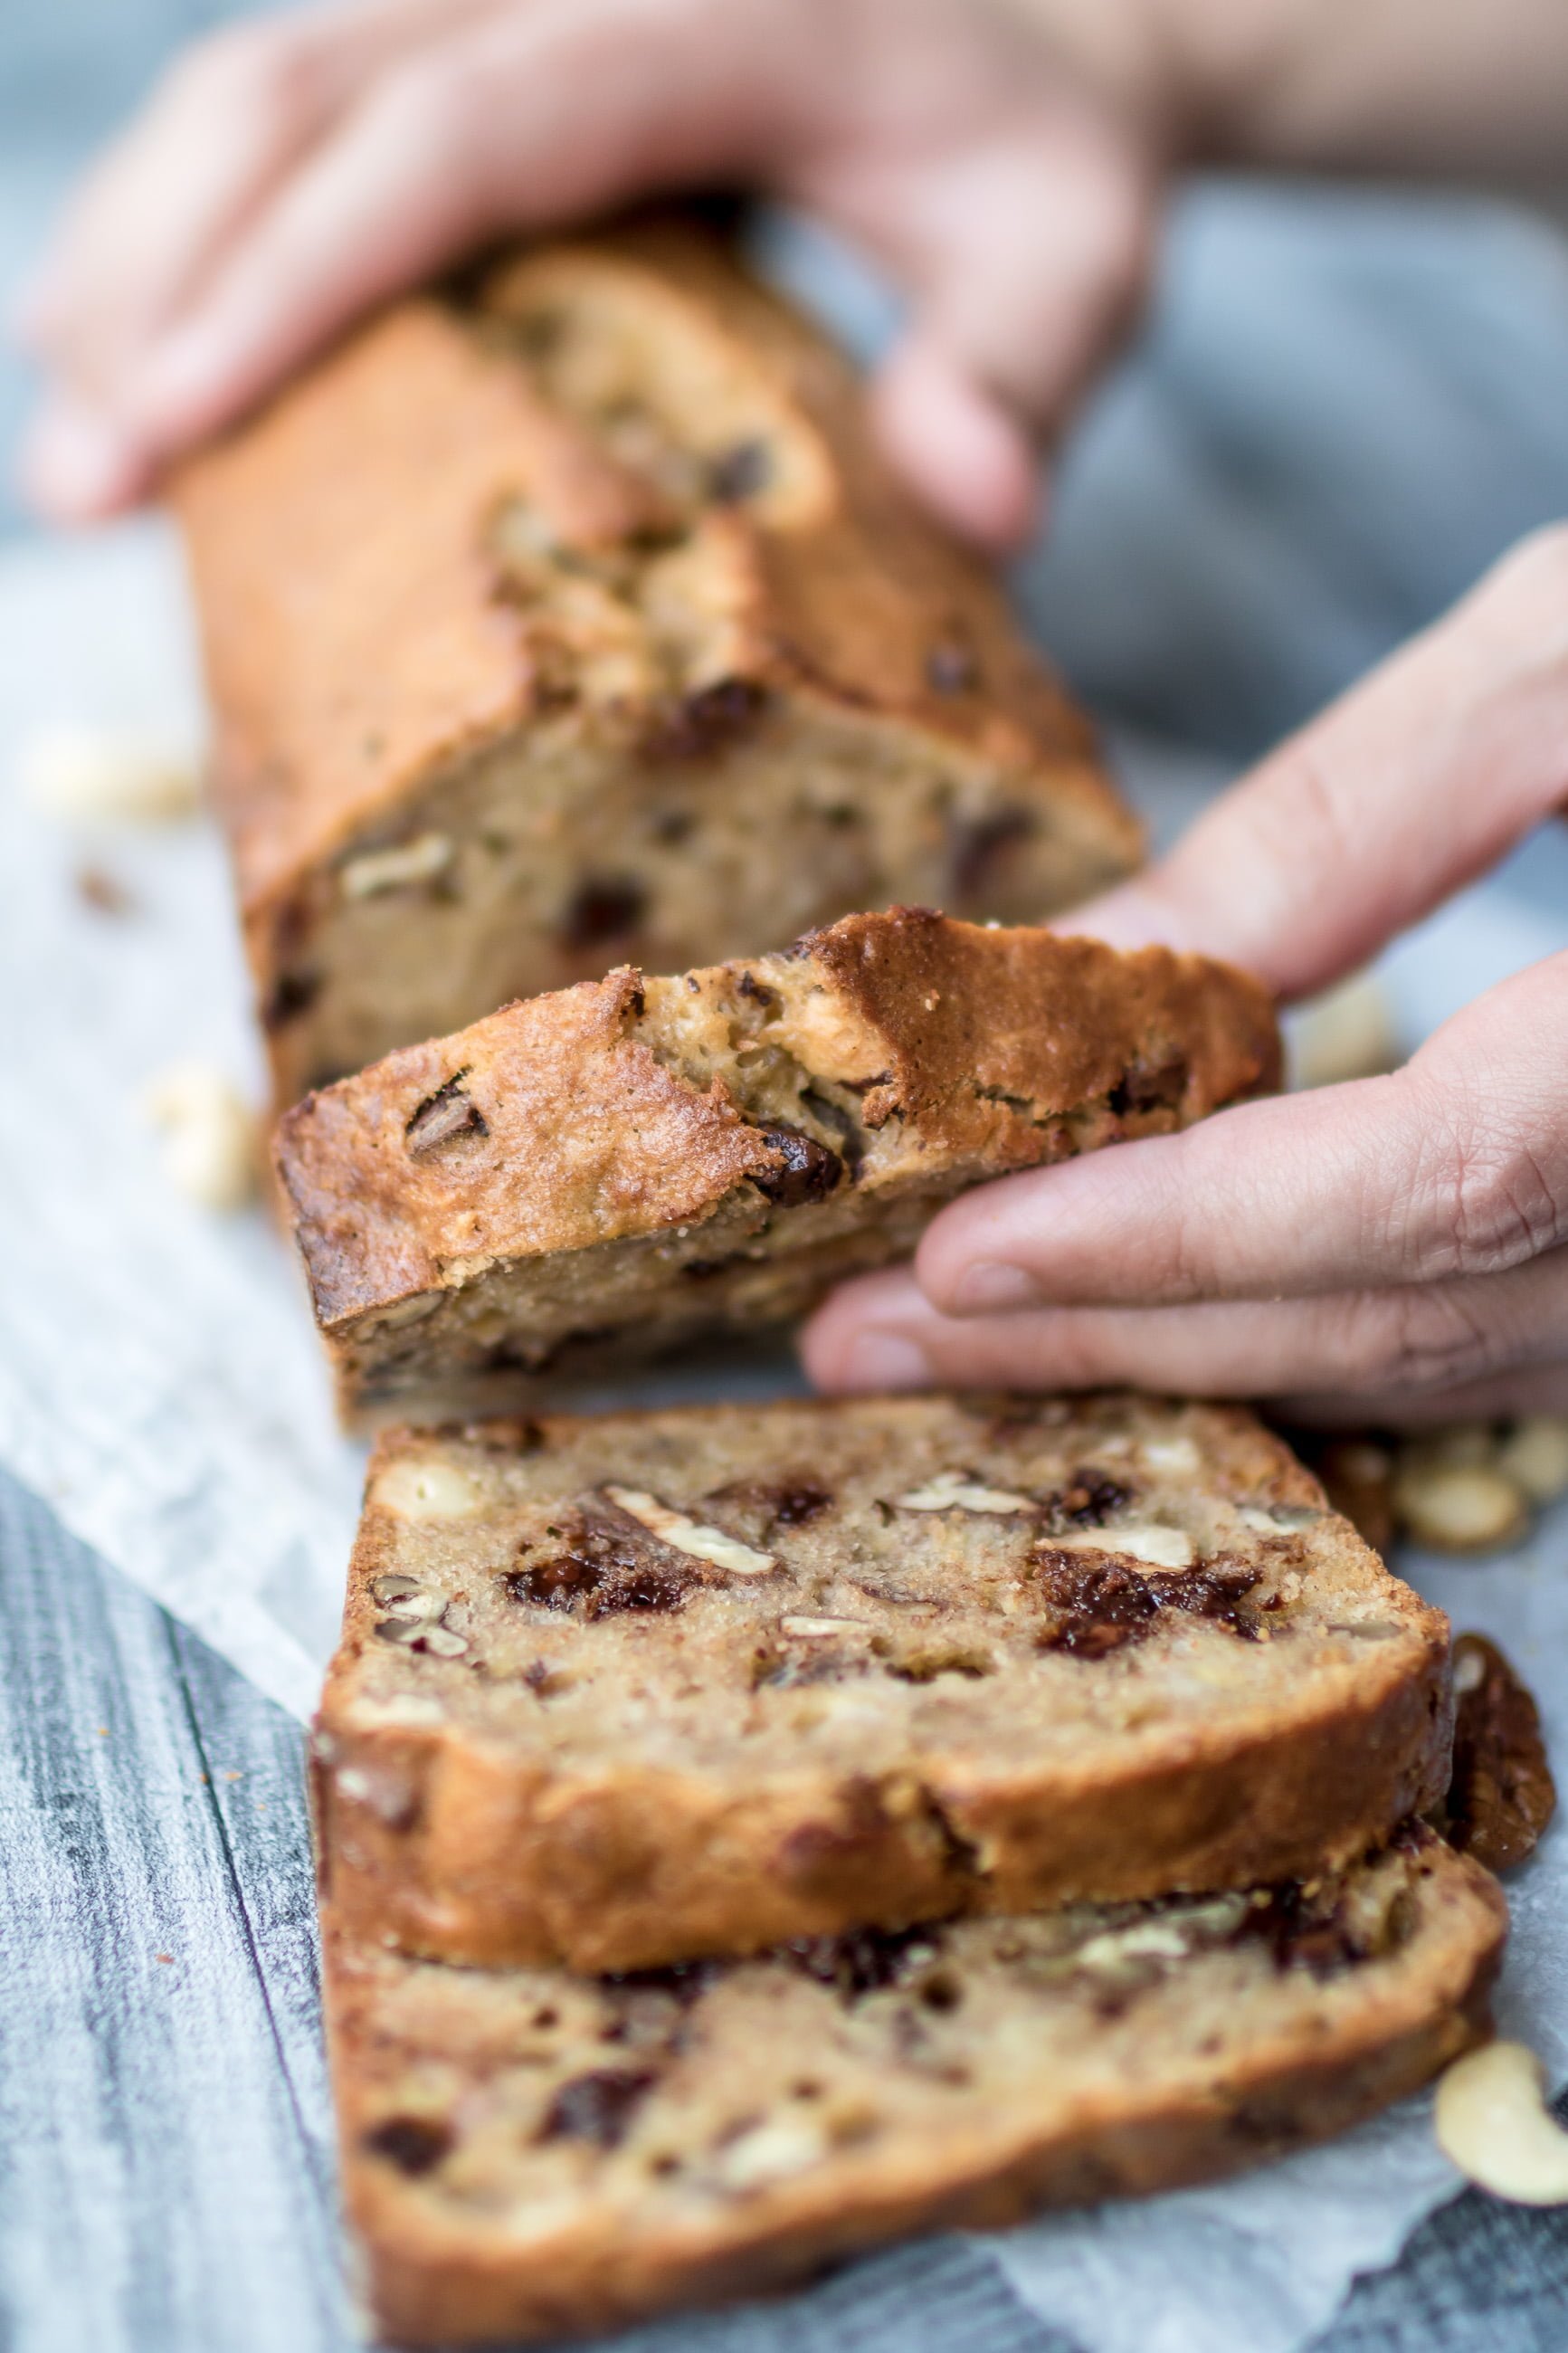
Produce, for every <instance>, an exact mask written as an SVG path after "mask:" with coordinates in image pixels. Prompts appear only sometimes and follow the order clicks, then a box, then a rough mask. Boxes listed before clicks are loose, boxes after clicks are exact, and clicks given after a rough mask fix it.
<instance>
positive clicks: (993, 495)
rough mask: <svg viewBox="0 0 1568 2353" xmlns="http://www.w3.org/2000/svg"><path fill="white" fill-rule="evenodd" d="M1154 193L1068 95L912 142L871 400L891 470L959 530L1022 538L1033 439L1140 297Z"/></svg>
mask: <svg viewBox="0 0 1568 2353" xmlns="http://www.w3.org/2000/svg"><path fill="white" fill-rule="evenodd" d="M1155 195H1156V191H1155V185H1154V178H1153V174H1152V170H1151V169H1150V166H1149V164H1148V161H1147V158H1146V157H1145V156H1143V155H1142V154H1141V153H1139V151H1138V150H1137V148H1136V147H1135V146H1134V144H1133V142H1132V141H1131V139H1130V138H1129V137H1127V136H1126V135H1125V134H1123V133H1121V132H1120V131H1119V130H1118V129H1117V128H1116V127H1115V126H1114V125H1112V124H1110V123H1109V122H1107V121H1101V120H1100V119H1099V118H1098V117H1097V116H1095V115H1094V114H1093V113H1091V112H1089V111H1088V110H1087V109H1082V108H1079V107H1077V106H1075V105H1073V104H1071V103H1068V102H1064V103H1062V104H1059V105H1052V106H1049V107H1046V108H1041V107H1038V106H1037V107H1036V108H1035V109H1034V110H1033V111H1032V112H1031V115H1030V117H1029V119H1028V120H1027V121H1026V122H1025V123H1024V124H1022V125H1020V127H1019V128H1018V130H1017V131H1016V132H1015V133H1014V134H1013V135H1012V136H1010V137H1006V138H992V139H988V140H986V141H984V142H975V143H974V144H973V146H969V147H963V148H960V149H958V150H957V151H956V152H953V153H949V154H947V155H945V156H937V157H934V158H932V157H929V156H928V157H926V158H925V159H923V164H922V170H921V179H920V184H919V185H918V186H914V185H911V186H910V187H909V188H908V189H907V190H906V191H905V202H904V204H903V206H902V207H901V208H900V209H901V214H902V218H901V221H900V232H901V233H900V245H901V247H902V248H903V249H902V250H901V251H900V253H899V254H898V255H897V256H896V257H894V259H895V262H896V266H897V267H898V268H899V269H900V275H901V276H902V277H903V279H904V280H905V282H906V283H907V284H910V286H911V287H912V289H913V291H914V308H913V315H912V318H911V321H910V326H909V328H908V331H907V332H906V333H905V335H904V336H903V338H902V340H901V341H900V343H899V344H898V345H897V346H896V347H895V349H894V350H893V352H892V353H891V354H890V355H889V358H888V360H887V361H886V362H885V364H884V365H883V367H882V370H881V372H880V375H879V379H878V382H877V385H876V386H875V390H874V396H873V397H874V412H875V416H876V420H877V424H878V427H879V432H880V435H881V438H882V441H883V445H884V447H885V448H886V449H887V450H888V452H889V456H890V457H891V459H892V460H893V462H894V463H895V465H897V466H898V468H899V470H900V472H901V473H903V474H904V476H905V477H906V478H907V479H908V480H910V483H911V484H912V485H913V487H914V488H915V489H916V490H917V491H919V492H920V493H921V496H922V497H923V498H924V499H925V500H926V501H927V502H928V503H929V504H930V505H931V506H933V507H935V508H936V509H937V511H938V512H940V513H941V514H942V516H943V518H944V519H945V520H946V521H947V522H950V523H951V524H952V525H953V526H955V527H956V528H957V529H959V530H960V531H962V532H963V533H965V534H966V535H967V536H968V537H970V538H973V539H977V540H979V541H981V542H983V543H985V544H988V545H992V546H997V547H1006V546H1011V545H1016V544H1017V543H1019V542H1020V541H1022V540H1023V539H1025V538H1026V537H1027V535H1028V533H1029V532H1030V530H1031V528H1032V526H1033V524H1034V522H1035V521H1036V519H1037V497H1038V487H1037V464H1038V460H1037V453H1038V449H1039V447H1040V445H1041V444H1042V443H1043V444H1046V445H1048V444H1049V443H1050V442H1051V441H1052V440H1054V439H1055V438H1057V436H1058V435H1059V433H1060V432H1061V430H1062V428H1063V427H1064V426H1065V424H1066V423H1067V421H1068V417H1070V415H1071V413H1072V410H1073V408H1074V406H1076V404H1077V402H1078V401H1079V398H1080V396H1082V394H1083V392H1084V390H1085V388H1086V386H1087V385H1088V384H1089V381H1090V380H1091V379H1092V377H1093V375H1095V373H1096V372H1097V370H1098V369H1099V368H1100V366H1101V365H1102V364H1103V363H1104V361H1105V360H1106V358H1107V356H1108V355H1109V353H1110V351H1111V350H1112V349H1113V348H1114V346H1115V344H1116V343H1117V342H1118V341H1119V340H1120V339H1121V336H1122V334H1123V333H1124V332H1126V330H1127V328H1128V326H1129V324H1130V322H1131V320H1132V318H1133V317H1134V316H1135V315H1136V312H1137V311H1138V309H1139V307H1140V305H1141V303H1142V297H1143V294H1144V291H1145V289H1146V287H1147V284H1148V281H1149V277H1150V272H1151V267H1152V251H1153V239H1154V220H1155Z"/></svg>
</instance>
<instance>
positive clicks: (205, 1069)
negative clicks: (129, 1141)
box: [143, 1062, 259, 1209]
mask: <svg viewBox="0 0 1568 2353" xmlns="http://www.w3.org/2000/svg"><path fill="white" fill-rule="evenodd" d="M143 1100H144V1103H145V1108H146V1113H147V1116H148V1118H149V1119H150V1120H151V1121H152V1123H153V1126H154V1127H156V1128H157V1129H159V1130H160V1131H161V1133H162V1135H163V1166H164V1168H165V1169H166V1171H167V1172H168V1175H169V1176H170V1178H171V1179H172V1181H173V1182H174V1184H175V1185H176V1186H177V1187H179V1189H180V1191H181V1192H182V1193H184V1194H185V1195H186V1196H187V1198H189V1199H191V1200H193V1201H198V1202H200V1204H201V1206H202V1207H203V1208H205V1209H242V1208H245V1206H246V1204H247V1202H248V1201H249V1200H250V1199H251V1198H252V1197H253V1195H254V1194H255V1191H256V1183H257V1175H258V1156H259V1155H258V1145H259V1133H258V1122H257V1118H256V1114H255V1113H254V1112H252V1111H251V1109H250V1107H249V1105H248V1104H247V1103H246V1101H245V1098H244V1096H243V1095H241V1094H240V1092H239V1091H238V1090H237V1088H236V1087H234V1086H231V1085H230V1083H229V1082H228V1080H227V1079H226V1078H225V1077H224V1075H223V1073H222V1071H215V1070H213V1069H211V1068H209V1066H208V1065H207V1064H205V1063H204V1062H179V1063H176V1064H174V1065H173V1066H172V1067H171V1068H170V1069H169V1070H167V1071H163V1074H162V1076H161V1077H159V1078H157V1079H155V1080H154V1081H153V1083H152V1085H151V1086H150V1087H149V1088H148V1089H147V1092H146V1094H145V1097H144V1098H143Z"/></svg>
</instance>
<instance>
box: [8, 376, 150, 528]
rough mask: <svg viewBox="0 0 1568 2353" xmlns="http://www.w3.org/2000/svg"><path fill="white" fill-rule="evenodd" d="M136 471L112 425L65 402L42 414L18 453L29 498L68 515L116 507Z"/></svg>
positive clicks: (131, 457)
mask: <svg viewBox="0 0 1568 2353" xmlns="http://www.w3.org/2000/svg"><path fill="white" fill-rule="evenodd" d="M135 473H136V464H135V459H134V458H133V456H132V453H131V451H130V450H128V449H127V448H126V446H125V444H124V442H123V441H122V440H121V438H120V436H119V435H118V434H117V433H116V432H115V431H114V429H113V427H111V426H110V425H109V424H107V423H106V422H105V421H104V420H103V419H102V418H101V417H95V416H94V415H93V413H92V412H91V410H90V409H86V408H79V407H77V406H72V405H70V404H68V403H65V402H58V403H56V404H55V406H52V407H48V408H46V409H45V410H44V413H43V415H42V416H41V417H39V419H38V421H37V424H36V425H35V426H34V427H33V429H32V431H31V433H30V434H29V435H28V437H27V439H26V444H25V446H24V448H23V453H22V463H21V474H22V480H23V481H24V483H25V484H26V488H27V490H28V491H29V492H30V494H31V495H32V497H34V498H35V499H36V500H37V501H38V503H39V504H40V505H41V506H44V507H47V509H49V510H50V512H53V513H57V514H60V515H64V516H67V517H79V516H88V515H95V514H100V513H101V512H103V511H104V510H105V508H107V507H111V506H114V505H116V504H118V503H119V502H120V501H121V500H122V499H124V498H125V497H126V496H127V495H128V494H129V492H130V490H131V488H132V483H133V480H134V477H135Z"/></svg>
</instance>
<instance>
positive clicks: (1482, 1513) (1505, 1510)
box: [1394, 1459, 1529, 1552]
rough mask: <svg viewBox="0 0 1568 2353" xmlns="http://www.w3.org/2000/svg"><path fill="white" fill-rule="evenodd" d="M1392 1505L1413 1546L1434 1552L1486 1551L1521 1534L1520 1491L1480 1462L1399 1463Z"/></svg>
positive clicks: (1522, 1505) (1522, 1509)
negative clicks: (1429, 1547)
mask: <svg viewBox="0 0 1568 2353" xmlns="http://www.w3.org/2000/svg"><path fill="white" fill-rule="evenodd" d="M1394 1510H1395V1511H1396V1512H1397V1513H1398V1514H1399V1517H1400V1519H1401V1520H1402V1521H1403V1522H1404V1525H1405V1528H1406V1529H1407V1530H1408V1532H1409V1534H1410V1535H1411V1536H1412V1537H1413V1538H1414V1539H1415V1543H1417V1544H1420V1545H1428V1546H1431V1547H1432V1549H1433V1550H1434V1551H1436V1552H1489V1551H1492V1550H1495V1549H1496V1548H1497V1547H1498V1546H1502V1545H1505V1544H1507V1543H1508V1542H1509V1541H1510V1538H1512V1537H1514V1536H1516V1535H1521V1533H1522V1531H1523V1529H1524V1526H1525V1524H1526V1521H1527V1520H1528V1518H1529V1511H1528V1508H1527V1504H1526V1500H1525V1497H1524V1494H1523V1493H1522V1492H1521V1489H1520V1488H1518V1487H1516V1486H1515V1484H1514V1482H1513V1481H1512V1480H1511V1479H1505V1478H1504V1477H1503V1475H1502V1473H1501V1472H1500V1471H1495V1470H1493V1469H1491V1468H1490V1467H1489V1465H1488V1464H1486V1463H1479V1462H1478V1463H1471V1462H1447V1463H1446V1462H1441V1461H1436V1460H1431V1459H1428V1460H1426V1461H1415V1462H1414V1463H1412V1464H1409V1465H1407V1464H1405V1462H1403V1461H1402V1462H1401V1464H1400V1467H1399V1470H1398V1472H1397V1473H1396V1475H1395V1478H1394Z"/></svg>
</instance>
